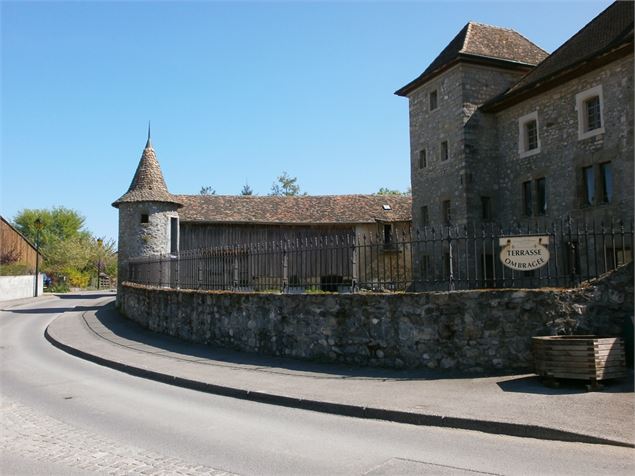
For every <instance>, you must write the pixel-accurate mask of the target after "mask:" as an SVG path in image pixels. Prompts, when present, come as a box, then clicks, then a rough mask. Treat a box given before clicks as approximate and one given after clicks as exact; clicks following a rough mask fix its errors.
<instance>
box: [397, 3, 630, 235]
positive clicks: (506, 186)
mask: <svg viewBox="0 0 635 476" xmlns="http://www.w3.org/2000/svg"><path fill="white" fill-rule="evenodd" d="M395 94H397V95H399V96H403V97H407V98H408V100H409V111H410V145H411V183H412V194H413V201H412V207H413V208H412V218H413V226H415V227H416V228H419V229H421V228H423V227H425V226H428V225H442V224H454V225H466V224H469V225H479V224H482V223H487V222H497V223H499V224H502V225H503V226H516V225H526V224H528V223H529V222H531V223H532V224H536V223H537V224H539V225H546V224H547V223H550V222H552V221H555V220H561V219H563V218H565V217H571V218H572V219H574V220H578V221H585V222H587V223H591V222H592V221H593V220H596V221H597V222H598V223H599V222H601V221H604V222H607V221H609V222H610V221H611V220H629V221H630V220H631V217H632V216H633V4H632V3H631V2H616V3H614V4H612V5H611V6H609V7H608V8H607V9H606V10H605V11H604V12H602V13H601V14H600V15H599V16H598V17H596V18H595V19H594V20H592V21H591V22H590V23H589V24H588V25H586V26H585V27H584V28H583V29H582V30H580V31H579V32H578V33H576V34H575V35H574V36H573V37H572V38H571V39H569V40H568V41H567V42H566V43H564V44H563V45H562V46H561V47H560V48H558V49H557V50H556V51H555V52H553V53H552V54H551V55H549V54H547V53H546V52H545V51H543V50H542V49H540V48H539V47H538V46H536V45H535V44H533V43H532V42H531V41H529V40H528V39H526V38H524V37H523V36H522V35H520V34H519V33H517V32H515V31H513V30H510V29H505V28H499V27H494V26H488V25H481V24H478V23H473V22H470V23H468V24H467V25H466V26H465V27H464V28H463V29H462V30H461V31H460V32H459V34H458V35H457V36H456V37H455V38H454V39H453V40H452V41H451V42H450V43H449V44H448V46H447V47H446V48H445V49H444V50H443V51H442V52H441V53H440V54H439V56H438V57H437V58H436V59H435V60H434V61H433V62H432V63H431V64H430V66H429V67H428V68H427V69H426V70H425V71H424V72H423V73H422V74H421V75H420V76H419V77H418V78H416V79H415V80H414V81H411V82H410V83H408V84H407V85H405V86H404V87H402V88H401V89H399V90H398V91H397V92H396V93H395Z"/></svg>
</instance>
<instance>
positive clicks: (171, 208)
mask: <svg viewBox="0 0 635 476" xmlns="http://www.w3.org/2000/svg"><path fill="white" fill-rule="evenodd" d="M142 214H144V215H148V222H147V223H141V215H142ZM178 216H179V214H178V213H177V206H176V205H174V204H171V203H163V202H133V203H122V204H120V205H119V282H123V281H125V280H126V277H127V275H128V265H127V262H128V259H129V258H131V257H137V256H152V255H158V254H166V253H169V252H170V232H171V230H170V228H171V227H170V219H171V218H177V219H178ZM177 229H178V227H177Z"/></svg>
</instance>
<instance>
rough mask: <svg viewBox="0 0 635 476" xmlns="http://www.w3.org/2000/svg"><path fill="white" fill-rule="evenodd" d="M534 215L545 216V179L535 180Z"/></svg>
mask: <svg viewBox="0 0 635 476" xmlns="http://www.w3.org/2000/svg"><path fill="white" fill-rule="evenodd" d="M536 205H537V207H536V214H537V215H546V214H547V182H546V180H545V178H544V177H543V178H539V179H536Z"/></svg>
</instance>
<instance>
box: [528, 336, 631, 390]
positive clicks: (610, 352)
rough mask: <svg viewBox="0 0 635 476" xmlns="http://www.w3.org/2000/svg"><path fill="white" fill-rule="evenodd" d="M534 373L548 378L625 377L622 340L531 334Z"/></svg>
mask: <svg viewBox="0 0 635 476" xmlns="http://www.w3.org/2000/svg"><path fill="white" fill-rule="evenodd" d="M532 348H533V353H534V361H535V366H536V373H537V374H538V375H540V376H542V377H546V378H548V379H556V378H570V379H582V380H590V381H591V382H592V383H593V384H595V383H596V382H597V381H599V380H606V379H613V378H620V377H624V376H626V362H625V357H624V341H623V340H622V339H621V338H619V337H597V336H545V337H533V338H532Z"/></svg>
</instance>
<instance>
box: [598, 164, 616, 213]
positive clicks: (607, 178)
mask: <svg viewBox="0 0 635 476" xmlns="http://www.w3.org/2000/svg"><path fill="white" fill-rule="evenodd" d="M600 187H601V197H602V203H611V202H612V201H613V169H612V167H611V162H604V163H602V164H600Z"/></svg>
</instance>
